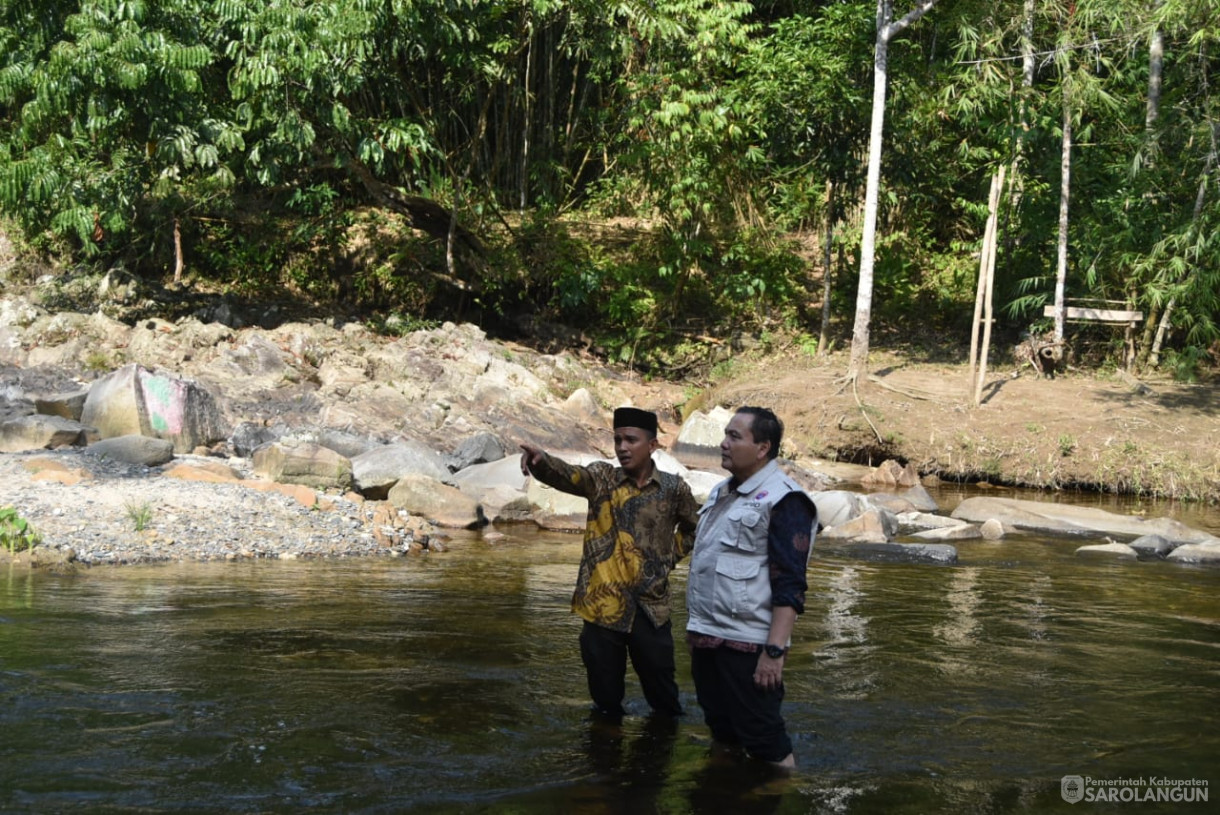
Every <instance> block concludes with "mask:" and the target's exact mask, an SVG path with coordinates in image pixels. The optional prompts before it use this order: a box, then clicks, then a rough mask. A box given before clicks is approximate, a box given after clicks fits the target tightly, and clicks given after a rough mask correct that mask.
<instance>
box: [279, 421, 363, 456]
mask: <svg viewBox="0 0 1220 815" xmlns="http://www.w3.org/2000/svg"><path fill="white" fill-rule="evenodd" d="M293 435H296V434H293ZM310 435H312V436H313V440H314V441H316V442H317V443H318V444H320V445H322V446H323V447H328V448H330V449H331V450H334V451H335V452H336V453H338V454H339V455H341V456H347V457H348V458H350V459H354V458H356V457H357V456H360V455H363V454H364V453H367V452H368V451H369V450H374V449H376V448H378V447H380V446H381V445H382V444H384V442H380V441H377V440H376V439H370V438H369V437H368V436H362V435H360V434H359V433H351V432H349V431H347V430H336V429H334V428H330V427H322V428H319V429H318V431H317V433H316V434H310Z"/></svg>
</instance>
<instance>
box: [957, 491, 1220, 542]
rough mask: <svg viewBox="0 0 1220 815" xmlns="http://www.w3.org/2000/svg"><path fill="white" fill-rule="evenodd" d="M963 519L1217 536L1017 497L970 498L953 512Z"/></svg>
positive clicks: (1023, 526) (1099, 531) (1097, 531)
mask: <svg viewBox="0 0 1220 815" xmlns="http://www.w3.org/2000/svg"><path fill="white" fill-rule="evenodd" d="M952 515H953V517H954V518H960V519H962V520H963V521H973V522H974V523H982V522H983V521H986V520H989V519H995V520H997V521H999V522H1000V523H1001V524H1003V525H1004V526H1005V527H1008V528H1013V529H1020V530H1025V531H1029V532H1048V533H1052V534H1060V535H1110V536H1113V537H1116V538H1117V537H1122V538H1138V537H1141V536H1143V535H1160V536H1161V537H1163V538H1165V539H1166V540H1168V541H1170V542H1172V543H1178V544H1182V543H1202V542H1204V541H1209V540H1211V541H1214V540H1217V539H1216V538H1215V537H1214V536H1212V535H1209V534H1208V533H1206V532H1200V531H1199V530H1197V529H1191V528H1190V527H1188V526H1186V525H1185V524H1182V523H1179V522H1178V521H1174V520H1172V519H1169V518H1149V519H1145V518H1139V517H1135V516H1131V515H1117V514H1115V513H1113V512H1106V511H1105V510H1102V509H1096V508H1094V507H1079V506H1073V505H1071V504H1054V503H1050V502H1046V501H1023V500H1020V499H1017V498H992V497H990V496H979V497H974V498H967V499H966V500H964V501H962V502H961V503H960V504H958V505H957V509H955V510H953V513H952Z"/></svg>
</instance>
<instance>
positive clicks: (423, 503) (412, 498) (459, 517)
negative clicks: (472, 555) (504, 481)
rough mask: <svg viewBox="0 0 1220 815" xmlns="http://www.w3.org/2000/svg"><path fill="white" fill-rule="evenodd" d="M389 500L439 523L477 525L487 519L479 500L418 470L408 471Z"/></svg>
mask: <svg viewBox="0 0 1220 815" xmlns="http://www.w3.org/2000/svg"><path fill="white" fill-rule="evenodd" d="M387 500H389V502H390V504H392V505H393V506H395V507H397V508H399V509H405V510H406V511H407V512H410V513H411V514H412V515H419V516H422V517H424V518H426V519H427V520H429V521H431V522H432V523H434V524H436V525H437V526H448V527H457V528H461V529H475V528H477V527H480V526H482V525H484V524H485V523H486V522H487V520H486V518H485V517H484V514H483V508H482V507H481V506H480V505H479V502H478V501H475V500H474V499H473V498H471V497H470V496H468V495H465V494H464V493H462V492H461V490H459V489H458V488H457V487H451V486H449V485H448V484H442V483H441V482H440V481H437V480H436V479H435V478H429V477H428V476H426V475H419V474H418V473H408V474H406V475H404V476H403V477H402V478H400V479H398V481H396V482H395V484H394V486H393V488H392V489H391V490H390V493H389V495H388V497H387Z"/></svg>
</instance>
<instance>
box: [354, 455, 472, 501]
mask: <svg viewBox="0 0 1220 815" xmlns="http://www.w3.org/2000/svg"><path fill="white" fill-rule="evenodd" d="M405 475H424V476H427V477H428V478H434V479H436V480H437V481H448V480H450V473H449V468H448V466H446V464H445V458H444V456H442V455H441V454H440V453H438V452H437V451H435V450H433V449H432V448H431V447H429V446H428V445H426V444H423V443H422V442H417V441H403V442H396V443H394V444H386V445H382V446H380V447H374V448H373V449H372V450H369V451H368V452H366V453H361V454H360V455H358V456H356V457H354V458H353V459H352V479H353V483H354V486H355V488H356V490H357V491H359V492H360V493H361V494H362V495H364V496H365V497H366V498H374V499H381V498H384V497H385V496H386V495H388V494H389V491H390V489H391V488H392V487H393V486H394V484H395V483H396V482H397V481H398V480H399V479H400V478H402V477H403V476H405Z"/></svg>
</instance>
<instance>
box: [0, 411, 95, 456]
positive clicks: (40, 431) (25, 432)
mask: <svg viewBox="0 0 1220 815" xmlns="http://www.w3.org/2000/svg"><path fill="white" fill-rule="evenodd" d="M84 439H85V428H84V427H83V426H82V425H81V423H80V422H74V421H72V420H71V419H65V418H63V417H60V416H45V415H42V414H32V415H29V416H19V417H17V418H15V419H9V420H8V421H6V422H3V423H0V453H19V452H21V451H23V450H45V449H48V448H55V447H69V446H78V445H80V444H83V443H84Z"/></svg>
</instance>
